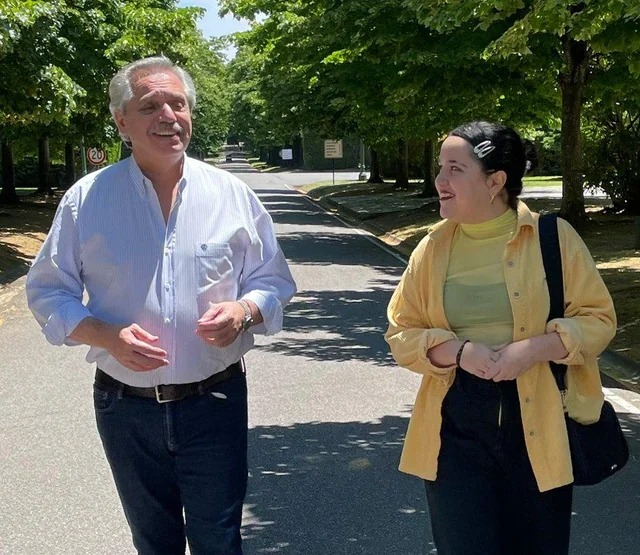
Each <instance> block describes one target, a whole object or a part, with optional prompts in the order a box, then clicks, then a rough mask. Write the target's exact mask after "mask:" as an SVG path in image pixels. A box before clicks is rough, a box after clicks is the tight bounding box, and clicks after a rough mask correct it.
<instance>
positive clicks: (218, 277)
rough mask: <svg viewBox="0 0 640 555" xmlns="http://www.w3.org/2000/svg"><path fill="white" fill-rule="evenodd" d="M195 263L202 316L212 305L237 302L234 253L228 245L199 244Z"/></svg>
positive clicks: (196, 249)
mask: <svg viewBox="0 0 640 555" xmlns="http://www.w3.org/2000/svg"><path fill="white" fill-rule="evenodd" d="M195 263H196V279H197V285H198V294H197V301H198V312H199V314H200V316H202V314H204V312H206V311H207V310H208V309H209V307H210V305H211V304H212V303H219V302H223V301H233V300H235V298H236V293H237V291H236V289H237V284H236V283H235V280H234V278H233V276H234V271H233V270H234V268H233V251H232V249H231V246H230V245H229V244H228V243H198V244H197V245H196V246H195Z"/></svg>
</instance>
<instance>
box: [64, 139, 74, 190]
mask: <svg viewBox="0 0 640 555" xmlns="http://www.w3.org/2000/svg"><path fill="white" fill-rule="evenodd" d="M75 182H76V164H75V157H74V155H73V144H72V143H68V142H67V143H64V185H65V187H66V188H67V189H68V188H69V187H71V185H73V184H74V183H75Z"/></svg>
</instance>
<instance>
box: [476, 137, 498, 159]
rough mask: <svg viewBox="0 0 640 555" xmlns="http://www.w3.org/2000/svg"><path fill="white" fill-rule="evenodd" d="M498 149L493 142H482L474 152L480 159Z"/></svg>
mask: <svg viewBox="0 0 640 555" xmlns="http://www.w3.org/2000/svg"><path fill="white" fill-rule="evenodd" d="M495 149H496V147H495V145H494V144H493V143H492V142H491V141H482V142H481V143H479V144H477V145H476V146H474V147H473V152H474V154H475V155H476V156H477V157H478V158H484V157H485V156H486V155H487V154H489V153H490V152H493V151H494V150H495Z"/></svg>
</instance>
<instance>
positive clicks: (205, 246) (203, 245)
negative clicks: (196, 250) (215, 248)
mask: <svg viewBox="0 0 640 555" xmlns="http://www.w3.org/2000/svg"><path fill="white" fill-rule="evenodd" d="M200 248H201V249H202V250H203V251H206V250H207V245H205V244H204V243H202V245H200Z"/></svg>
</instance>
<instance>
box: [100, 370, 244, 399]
mask: <svg viewBox="0 0 640 555" xmlns="http://www.w3.org/2000/svg"><path fill="white" fill-rule="evenodd" d="M242 374H244V366H243V364H242V362H241V361H238V362H234V363H233V364H231V365H230V366H228V367H227V368H225V369H224V370H223V371H222V372H218V373H217V374H213V375H212V376H209V377H208V378H205V379H204V380H202V381H201V382H191V383H179V384H163V385H156V386H155V387H135V386H132V385H127V384H125V383H122V382H121V381H119V380H116V379H115V378H112V377H111V376H110V375H109V374H107V373H106V372H104V371H102V370H100V368H98V369H97V370H96V384H97V385H99V386H100V387H103V388H105V389H107V390H109V391H122V394H123V395H128V396H131V397H147V398H149V399H155V400H156V401H158V403H168V402H170V401H179V400H180V399H184V398H185V397H190V396H192V395H202V394H203V393H205V392H206V391H207V390H208V389H210V388H211V387H212V386H214V385H216V384H218V383H220V382H223V381H225V380H228V379H229V378H233V377H235V376H241V375H242Z"/></svg>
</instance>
